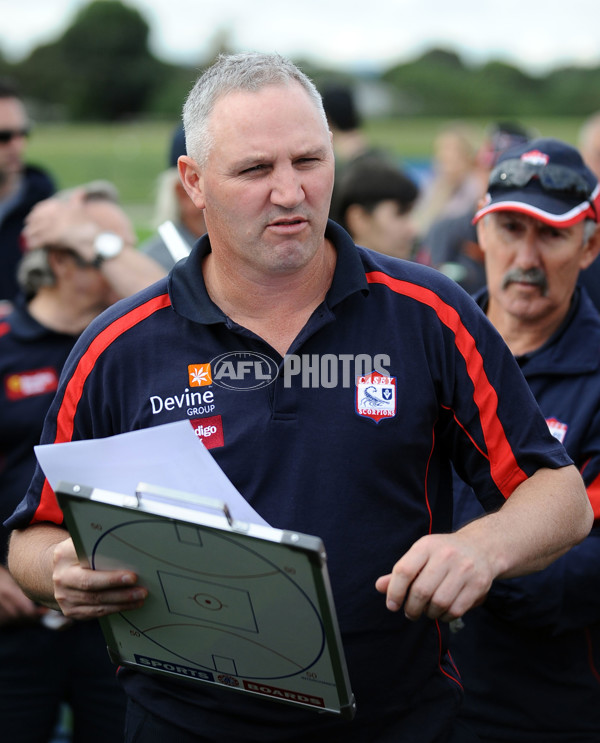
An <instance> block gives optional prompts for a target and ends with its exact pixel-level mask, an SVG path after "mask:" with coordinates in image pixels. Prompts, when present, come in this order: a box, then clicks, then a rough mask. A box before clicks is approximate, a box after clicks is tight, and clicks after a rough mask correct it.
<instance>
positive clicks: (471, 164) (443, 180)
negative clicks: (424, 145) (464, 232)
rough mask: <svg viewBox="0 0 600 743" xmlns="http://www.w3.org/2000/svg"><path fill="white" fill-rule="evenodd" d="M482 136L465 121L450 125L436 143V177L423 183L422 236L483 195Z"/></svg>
mask: <svg viewBox="0 0 600 743" xmlns="http://www.w3.org/2000/svg"><path fill="white" fill-rule="evenodd" d="M478 143H479V135H478V133H477V132H476V131H475V130H473V129H472V128H471V127H470V126H469V125H467V124H465V123H463V122H453V123H451V124H448V125H446V126H445V127H443V129H442V130H441V131H440V132H439V133H438V134H437V136H436V137H435V139H434V142H433V162H432V169H433V174H432V177H431V178H430V179H429V180H428V181H425V182H424V183H423V184H422V189H421V195H420V198H419V201H418V202H417V204H416V206H415V211H414V218H415V223H416V225H417V228H418V230H419V235H424V234H425V233H426V232H427V230H428V229H429V227H430V226H431V224H432V223H433V222H434V221H435V220H436V219H441V218H442V217H453V216H457V215H459V214H461V213H462V212H464V211H465V210H466V209H468V208H469V207H470V206H471V205H472V204H474V203H475V202H476V201H477V199H478V198H479V197H480V196H481V184H480V182H479V179H478V177H477V172H476V171H477V160H476V154H477V148H478Z"/></svg>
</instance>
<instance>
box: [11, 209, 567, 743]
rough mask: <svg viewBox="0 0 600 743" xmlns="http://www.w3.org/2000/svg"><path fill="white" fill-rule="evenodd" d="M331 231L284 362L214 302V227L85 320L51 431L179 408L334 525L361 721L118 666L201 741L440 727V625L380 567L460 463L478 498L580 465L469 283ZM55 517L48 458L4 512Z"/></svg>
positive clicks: (312, 524)
mask: <svg viewBox="0 0 600 743" xmlns="http://www.w3.org/2000/svg"><path fill="white" fill-rule="evenodd" d="M326 236H327V237H328V238H329V239H330V240H331V241H332V242H333V244H334V246H335V248H336V250H337V264H336V269H335V273H334V277H333V281H332V284H331V287H330V289H329V291H328V293H327V295H326V298H325V300H324V301H323V303H322V304H321V305H320V306H319V307H317V309H316V310H315V311H314V313H313V314H312V316H311V317H310V318H309V320H308V322H307V323H306V325H305V327H304V328H303V329H302V330H301V331H300V333H299V334H298V337H297V338H296V339H295V340H294V342H293V343H292V345H291V347H290V349H289V351H288V354H287V355H286V358H285V359H282V358H281V356H280V355H279V354H278V353H277V352H276V351H275V350H274V349H273V348H271V347H270V346H269V345H268V344H267V343H265V342H264V341H263V340H262V339H261V338H259V337H258V336H257V335H256V334H254V333H253V332H251V331H249V330H247V329H245V328H243V327H241V326H239V325H238V324H236V323H235V322H233V321H232V320H231V319H230V318H228V317H226V316H225V315H224V314H223V313H222V312H221V310H220V309H219V308H218V307H217V306H215V305H214V304H213V303H212V301H211V300H210V298H209V296H208V294H207V292H206V289H205V286H204V282H203V277H202V269H201V262H202V258H203V256H204V255H205V254H206V253H207V252H208V251H209V250H210V243H209V241H208V238H207V237H205V238H202V239H201V240H200V241H199V242H198V243H197V245H196V246H195V248H194V250H193V251H192V253H191V255H190V257H189V258H188V259H187V261H185V262H180V263H179V264H177V265H176V266H175V267H174V269H173V270H172V271H171V273H170V274H169V276H168V277H167V278H166V279H164V280H163V281H160V282H158V283H157V284H155V285H154V286H153V287H150V288H148V289H146V290H144V291H143V292H141V293H140V294H137V295H136V296H134V297H132V298H129V299H127V300H123V301H122V302H119V303H117V304H116V305H114V306H113V307H111V308H109V310H107V311H106V312H105V313H103V315H101V317H100V318H98V319H97V320H96V321H94V322H93V323H92V325H91V326H90V328H89V329H88V330H87V331H86V332H84V334H83V335H82V337H81V339H80V341H79V342H78V344H77V347H76V349H75V350H74V353H73V354H72V356H71V357H70V359H69V361H68V362H67V364H66V366H65V373H64V377H63V379H62V381H61V385H60V389H59V392H58V395H57V397H56V400H55V402H54V404H53V406H52V410H51V413H50V415H49V417H48V419H47V422H46V425H45V428H44V433H43V440H44V441H45V442H55V441H56V442H59V441H68V440H74V439H86V438H93V437H99V436H108V435H112V434H117V433H122V432H125V431H129V430H134V429H139V428H143V427H147V426H154V425H158V424H162V423H168V422H172V421H177V420H181V419H186V418H187V419H189V420H190V421H191V423H192V425H193V426H194V429H195V430H196V431H197V432H198V434H199V435H200V436H201V437H202V438H203V440H204V442H205V444H206V445H207V446H208V447H209V448H210V451H211V453H212V454H213V456H214V457H215V459H216V461H217V462H218V463H219V465H220V466H221V467H222V468H223V470H224V471H225V473H226V474H227V476H228V477H229V479H230V480H231V481H232V482H233V484H234V485H235V486H236V487H237V489H238V490H239V491H240V492H241V493H242V494H243V495H244V497H245V498H246V499H247V500H248V501H249V502H250V503H251V505H252V506H253V507H254V508H255V509H256V510H257V511H258V512H259V513H260V514H261V515H262V516H263V517H264V518H265V519H266V520H267V521H268V522H269V523H270V524H272V525H273V526H275V527H278V528H284V529H294V530H297V531H301V532H305V533H309V534H317V535H319V536H320V537H321V538H322V539H323V540H324V542H325V546H326V549H327V554H328V562H329V571H330V577H331V583H332V590H333V594H334V598H335V602H336V608H337V614H338V620H339V623H340V629H341V632H342V637H343V642H344V647H345V651H346V656H347V662H348V669H349V674H350V679H351V682H352V686H353V690H354V692H355V695H356V700H357V705H358V712H357V715H356V718H355V719H354V721H353V722H351V723H348V722H340V721H339V720H337V719H335V718H332V717H331V716H328V717H323V716H320V715H317V714H313V713H311V712H305V711H297V710H295V709H291V708H287V707H284V706H283V705H281V706H280V705H276V704H273V703H272V702H264V703H263V702H262V700H258V701H256V700H254V699H252V700H247V699H246V698H245V697H241V695H237V694H234V693H232V692H228V691H227V690H222V689H220V688H218V687H216V688H214V689H213V688H212V687H209V688H206V687H203V688H202V689H199V688H195V687H191V686H184V685H182V684H179V683H176V682H172V681H167V680H164V679H159V678H154V677H152V676H149V675H145V674H141V673H138V672H131V671H126V672H123V673H122V674H121V676H122V679H123V683H124V685H125V687H126V689H127V691H128V693H129V694H130V695H131V696H132V697H133V698H134V699H135V700H136V701H138V702H139V703H140V704H141V705H143V706H144V707H146V708H147V709H149V710H152V711H153V712H154V713H155V714H157V715H159V716H160V717H163V718H164V719H166V720H171V721H173V722H174V723H176V724H177V725H180V726H181V727H183V728H186V729H187V730H189V731H202V733H203V734H205V735H206V738H207V740H215V741H216V740H236V741H256V740H261V741H275V740H308V739H312V740H313V741H321V740H323V741H331V740H344V741H364V740H371V739H372V740H375V739H377V740H378V741H384V740H394V741H396V740H409V739H412V738H410V736H411V735H415V734H417V733H416V731H418V734H417V738H415V740H416V739H418V740H419V741H420V742H422V743H426V742H427V741H433V740H437V738H438V736H440V735H441V734H442V731H444V730H446V729H447V728H448V726H449V725H451V720H452V718H453V716H454V715H455V714H456V711H457V708H458V706H459V703H460V697H461V689H460V681H459V678H458V674H457V672H456V669H455V668H454V667H453V664H452V663H451V660H450V658H449V656H448V654H447V652H446V645H447V628H446V626H445V625H442V624H440V623H438V622H434V621H430V620H428V619H421V620H419V621H417V622H409V621H408V620H406V619H405V617H404V616H403V614H402V612H399V613H394V614H393V613H391V612H389V611H387V609H386V608H385V598H384V597H383V596H381V595H380V594H378V593H377V592H376V591H375V588H374V583H375V580H376V579H377V577H379V576H380V575H383V574H386V573H388V572H389V571H390V570H391V568H392V566H393V565H394V563H395V562H396V560H397V559H398V558H399V557H400V556H401V555H402V554H404V552H406V550H407V549H408V548H409V547H410V546H411V545H412V544H413V543H414V542H415V541H416V540H417V539H418V538H419V537H421V536H423V535H424V534H427V533H430V532H440V531H447V530H449V529H450V528H451V523H452V495H451V462H454V463H455V466H456V467H457V468H458V469H459V470H460V471H461V472H462V473H463V475H464V476H465V477H466V478H467V479H468V480H469V481H470V482H471V483H472V484H473V486H474V487H475V489H476V491H477V493H478V496H479V497H480V499H481V501H482V503H484V504H485V507H486V508H495V507H497V506H499V505H500V504H501V503H502V502H503V501H504V499H505V498H507V497H509V496H510V494H511V492H512V491H513V490H514V488H515V487H516V486H517V485H518V484H520V483H521V482H522V481H523V480H524V479H525V478H526V477H527V476H529V475H530V474H532V473H533V472H534V471H536V470H537V469H538V468H539V467H542V466H548V467H560V466H564V465H567V464H570V463H571V460H570V459H569V457H568V456H567V454H566V452H565V451H564V449H563V447H562V446H561V445H560V444H559V443H558V442H557V441H556V439H555V438H554V437H552V436H551V435H550V433H549V431H548V427H547V426H546V424H545V421H544V419H543V417H542V416H541V415H540V413H539V410H538V408H537V405H536V403H535V401H534V399H533V397H532V395H531V393H530V391H529V389H528V387H527V385H526V384H525V383H524V381H523V378H522V376H521V373H520V371H519V369H518V366H517V365H516V363H515V360H514V358H513V357H512V355H511V354H510V352H509V351H508V349H507V348H506V346H505V345H504V343H503V342H502V341H501V339H500V337H499V335H498V334H497V332H496V331H495V330H494V329H493V328H492V326H491V325H490V323H489V322H488V321H487V319H486V318H485V315H484V314H483V312H481V310H480V309H479V308H478V307H477V305H476V304H475V303H474V302H473V300H472V299H471V298H470V297H469V296H468V295H467V294H466V293H465V292H464V291H463V290H462V289H460V288H459V287H458V286H457V285H456V284H454V282H452V281H450V280H449V279H447V278H446V277H444V276H442V275H441V274H440V273H438V272H436V271H435V270H433V269H429V268H427V267H424V266H418V265H416V264H413V263H409V262H405V261H400V260H397V259H393V258H389V257H387V256H383V255H380V254H378V253H374V252H371V251H368V250H365V249H363V248H358V247H357V246H355V245H354V244H353V242H352V241H351V239H350V238H349V236H348V235H347V233H346V232H345V231H344V230H342V229H341V228H339V227H338V226H337V225H335V224H333V223H331V222H330V223H329V226H328V231H327V233H326ZM236 362H240V363H236ZM241 362H245V363H241ZM248 371H250V372H251V374H250V376H252V374H254V376H253V377H252V379H251V380H250V381H251V382H252V383H250V382H249V379H248V375H247V373H248ZM240 387H243V389H240ZM503 389H506V390H507V392H506V393H504V394H503ZM61 519H62V517H61V514H60V512H59V510H58V508H57V505H56V501H55V498H54V495H53V493H52V491H51V489H50V488H49V486H48V484H47V483H46V484H45V483H44V479H43V475H42V473H41V472H39V471H38V472H37V474H36V476H35V478H34V480H33V482H32V485H31V488H30V490H29V492H28V495H27V498H26V500H25V501H24V502H23V503H22V504H21V507H20V508H19V509H18V511H17V512H16V513H15V515H14V517H13V518H12V519H11V521H10V522H9V523H10V526H11V527H15V526H21V527H22V526H25V525H26V524H28V523H30V522H32V521H34V522H35V521H44V520H50V521H55V522H57V523H60V522H61ZM336 736H337V737H336Z"/></svg>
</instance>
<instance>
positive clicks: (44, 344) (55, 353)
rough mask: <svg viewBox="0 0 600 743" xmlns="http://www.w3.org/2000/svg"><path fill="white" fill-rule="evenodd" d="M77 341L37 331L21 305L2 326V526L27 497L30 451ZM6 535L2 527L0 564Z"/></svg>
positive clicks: (41, 329)
mask: <svg viewBox="0 0 600 743" xmlns="http://www.w3.org/2000/svg"><path fill="white" fill-rule="evenodd" d="M76 340H77V336H73V335H63V334H61V333H55V332H53V331H52V330H48V329H47V328H45V327H43V326H42V325H40V324H39V323H38V322H37V321H36V320H34V319H33V317H31V315H30V314H29V313H28V312H27V309H26V308H25V305H24V303H23V302H22V301H21V300H17V301H16V302H15V306H14V309H13V311H12V312H11V313H10V314H9V315H8V316H7V317H5V318H4V320H1V321H0V516H1V519H0V521H4V519H6V518H8V516H10V514H11V513H12V512H13V511H14V509H15V508H16V506H17V504H18V503H19V502H20V501H21V500H22V498H23V496H24V495H25V493H26V492H27V488H28V487H29V483H30V482H31V478H32V477H33V472H34V470H35V464H36V459H35V453H34V451H33V447H34V446H36V445H37V444H38V443H39V440H40V435H41V433H42V426H43V423H44V418H45V417H46V413H47V411H48V408H49V407H50V403H51V402H52V399H53V398H54V395H55V393H56V389H57V387H58V379H59V376H60V372H61V369H62V367H63V364H64V363H65V361H66V359H67V356H68V355H69V353H70V352H71V350H72V348H73V346H74V344H75V341H76ZM8 534H9V532H8V530H7V529H5V528H4V527H0V561H1V562H2V564H3V563H4V559H5V556H6V545H7V541H8Z"/></svg>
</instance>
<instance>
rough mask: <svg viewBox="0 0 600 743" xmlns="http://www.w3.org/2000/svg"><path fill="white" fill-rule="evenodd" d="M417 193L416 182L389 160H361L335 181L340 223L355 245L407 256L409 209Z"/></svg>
mask: <svg viewBox="0 0 600 743" xmlns="http://www.w3.org/2000/svg"><path fill="white" fill-rule="evenodd" d="M418 194H419V190H418V188H417V186H416V184H415V183H414V182H413V181H412V180H411V179H410V178H409V177H408V176H407V175H406V174H405V173H404V172H402V171H401V170H400V169H399V168H396V167H395V166H394V165H392V164H391V163H387V162H384V161H381V160H377V159H369V158H367V159H364V160H360V161H358V162H356V163H353V164H352V165H349V166H348V168H347V169H346V171H345V173H344V174H343V176H342V178H341V179H340V182H339V183H338V203H339V210H340V224H341V225H342V227H344V228H345V229H346V230H347V231H348V232H349V233H350V235H351V236H352V238H353V239H354V242H355V243H357V244H358V245H362V246H363V247H365V248H370V249H371V250H376V251H377V252H379V253H385V254H386V255H392V256H395V257H396V258H405V259H407V260H410V259H412V255H413V248H414V242H415V236H416V228H415V225H414V224H413V222H412V216H411V210H412V208H413V206H414V203H415V201H416V199H417V196H418Z"/></svg>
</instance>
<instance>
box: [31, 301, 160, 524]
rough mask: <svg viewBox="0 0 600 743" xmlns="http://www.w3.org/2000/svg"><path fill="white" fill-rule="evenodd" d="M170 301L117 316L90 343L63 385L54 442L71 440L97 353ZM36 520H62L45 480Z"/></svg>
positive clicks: (151, 304)
mask: <svg viewBox="0 0 600 743" xmlns="http://www.w3.org/2000/svg"><path fill="white" fill-rule="evenodd" d="M170 304H171V300H170V298H169V295H168V294H161V295H159V296H158V297H154V298H153V299H150V300H148V301H147V302H145V303H144V304H141V305H140V306H139V307H136V308H135V309H133V310H131V311H130V312H128V313H127V314H126V315H123V316H122V317H119V318H118V319H117V320H115V321H114V322H113V323H111V324H110V325H109V326H108V327H106V328H105V329H104V330H102V331H101V332H100V333H98V335H97V336H96V337H95V338H94V340H93V341H92V342H91V343H90V345H89V347H88V349H87V351H86V352H85V353H84V354H83V355H82V356H81V358H80V359H79V363H78V364H77V367H76V369H75V371H74V372H73V375H72V377H71V378H70V379H69V381H68V383H67V386H66V388H65V394H64V397H63V401H62V403H61V406H60V408H59V410H58V414H57V417H56V437H55V439H54V443H55V444H60V443H65V442H67V441H70V440H71V437H72V436H73V426H74V421H75V412H76V410H77V405H78V404H79V400H80V399H81V395H82V393H83V388H84V385H85V382H86V380H87V378H88V376H89V375H90V372H91V371H92V369H93V368H94V365H95V364H96V361H97V360H98V358H99V357H100V355H101V354H102V353H104V351H106V349H107V348H108V347H109V346H110V345H111V344H112V343H113V342H114V341H115V340H117V338H119V337H120V336H121V335H123V333H126V332H127V331H128V330H130V329H131V328H133V327H135V325H137V324H138V323H140V322H142V320H145V319H146V318H148V317H150V315H152V314H153V313H154V312H157V311H158V310H162V309H165V308H166V307H169V306H170ZM37 521H52V522H54V523H61V522H62V513H61V511H60V508H59V506H58V503H57V501H56V496H55V495H54V491H53V490H52V488H51V487H50V484H49V483H48V481H47V480H45V481H44V486H43V488H42V493H41V497H40V504H39V506H38V507H37V509H36V512H35V514H34V517H33V519H32V523H34V522H37Z"/></svg>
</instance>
